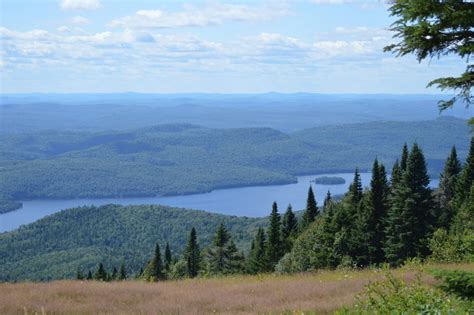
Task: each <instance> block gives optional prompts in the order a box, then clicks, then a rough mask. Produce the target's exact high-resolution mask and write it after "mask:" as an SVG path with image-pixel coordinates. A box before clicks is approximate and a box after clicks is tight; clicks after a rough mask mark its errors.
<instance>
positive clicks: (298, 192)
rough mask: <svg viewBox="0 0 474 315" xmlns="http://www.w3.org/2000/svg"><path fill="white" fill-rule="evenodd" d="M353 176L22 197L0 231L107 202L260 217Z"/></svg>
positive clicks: (319, 195) (299, 204) (335, 190)
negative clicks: (200, 189)
mask: <svg viewBox="0 0 474 315" xmlns="http://www.w3.org/2000/svg"><path fill="white" fill-rule="evenodd" d="M320 176H338V177H342V178H344V179H345V180H346V183H345V184H341V185H320V184H315V183H311V181H312V180H314V179H315V178H316V177H320ZM353 176H354V174H352V173H342V174H318V175H308V176H299V177H298V182H297V183H294V184H288V185H275V186H250V187H242V188H229V189H218V190H214V191H212V192H210V193H204V194H194V195H184V196H170V197H140V198H106V199H68V200H28V201H22V203H23V207H22V208H21V209H18V210H15V211H12V212H8V213H5V214H1V215H0V232H5V231H11V230H14V229H16V228H18V227H19V226H20V225H23V224H28V223H31V222H34V221H36V220H38V219H40V218H42V217H44V216H47V215H50V214H53V213H55V212H58V211H61V210H63V209H68V208H74V207H78V206H84V205H96V206H100V205H104V204H110V203H114V204H121V205H141V204H161V205H167V206H174V207H181V208H189V209H199V210H206V211H209V212H215V213H221V214H228V215H236V216H248V217H262V216H266V215H268V214H269V213H270V211H271V207H272V203H273V201H276V202H277V203H278V205H279V209H280V212H284V211H285V209H286V207H287V206H288V204H290V203H291V205H292V206H293V209H294V210H302V209H304V207H305V205H306V196H307V193H308V187H309V185H310V184H311V185H312V186H313V190H314V193H315V196H316V200H317V201H318V203H319V204H321V203H322V202H323V200H324V197H325V196H326V193H327V191H328V190H330V191H331V194H332V195H338V194H343V193H345V192H347V189H348V187H349V184H350V183H351V181H352V179H353ZM361 178H362V184H363V185H364V186H367V185H369V183H370V173H362V174H361ZM431 185H432V186H437V185H438V180H437V179H436V180H433V181H432V182H431Z"/></svg>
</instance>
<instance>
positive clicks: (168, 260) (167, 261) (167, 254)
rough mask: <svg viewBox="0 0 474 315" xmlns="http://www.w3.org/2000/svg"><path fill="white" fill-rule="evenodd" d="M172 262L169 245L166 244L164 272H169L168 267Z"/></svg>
mask: <svg viewBox="0 0 474 315" xmlns="http://www.w3.org/2000/svg"><path fill="white" fill-rule="evenodd" d="M172 262H173V257H172V255H171V249H170V245H169V243H168V242H166V248H165V270H166V271H167V272H169V271H170V266H171V264H172Z"/></svg>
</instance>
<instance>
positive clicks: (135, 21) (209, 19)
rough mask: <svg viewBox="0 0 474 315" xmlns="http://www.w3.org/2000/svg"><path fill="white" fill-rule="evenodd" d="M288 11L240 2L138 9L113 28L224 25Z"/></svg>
mask: <svg viewBox="0 0 474 315" xmlns="http://www.w3.org/2000/svg"><path fill="white" fill-rule="evenodd" d="M286 14H287V8H286V7H284V6H273V7H271V8H270V7H250V6H246V5H239V4H212V5H210V6H207V7H204V8H196V7H193V6H189V5H188V6H185V7H184V9H183V10H182V11H178V12H167V11H162V10H138V11H137V12H135V14H133V15H129V16H125V17H122V18H118V19H115V20H113V21H112V22H111V23H110V26H112V27H127V28H175V27H184V26H206V25H212V24H222V23H223V22H224V21H256V20H268V19H271V18H274V17H278V16H282V15H286Z"/></svg>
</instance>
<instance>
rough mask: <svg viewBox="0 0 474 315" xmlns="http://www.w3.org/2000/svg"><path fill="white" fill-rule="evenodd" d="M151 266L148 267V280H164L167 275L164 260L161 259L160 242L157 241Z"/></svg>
mask: <svg viewBox="0 0 474 315" xmlns="http://www.w3.org/2000/svg"><path fill="white" fill-rule="evenodd" d="M148 266H149V267H148V268H147V269H146V270H147V272H146V277H147V278H148V280H153V281H158V280H163V279H164V277H165V275H164V272H163V261H162V259H161V251H160V244H159V243H156V246H155V252H154V255H153V259H152V260H151V261H150V263H149V265H148Z"/></svg>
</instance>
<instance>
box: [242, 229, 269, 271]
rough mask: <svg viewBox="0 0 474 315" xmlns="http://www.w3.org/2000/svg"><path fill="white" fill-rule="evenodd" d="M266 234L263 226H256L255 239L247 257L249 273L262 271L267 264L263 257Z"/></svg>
mask: <svg viewBox="0 0 474 315" xmlns="http://www.w3.org/2000/svg"><path fill="white" fill-rule="evenodd" d="M266 242H267V240H266V236H265V231H264V229H263V228H261V227H260V228H258V230H257V235H256V237H255V241H253V242H252V244H253V246H252V248H251V251H250V255H249V257H248V264H247V271H248V273H251V274H257V273H260V272H264V271H265V268H266V266H267V263H266V261H265V260H266V257H265V248H266Z"/></svg>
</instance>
